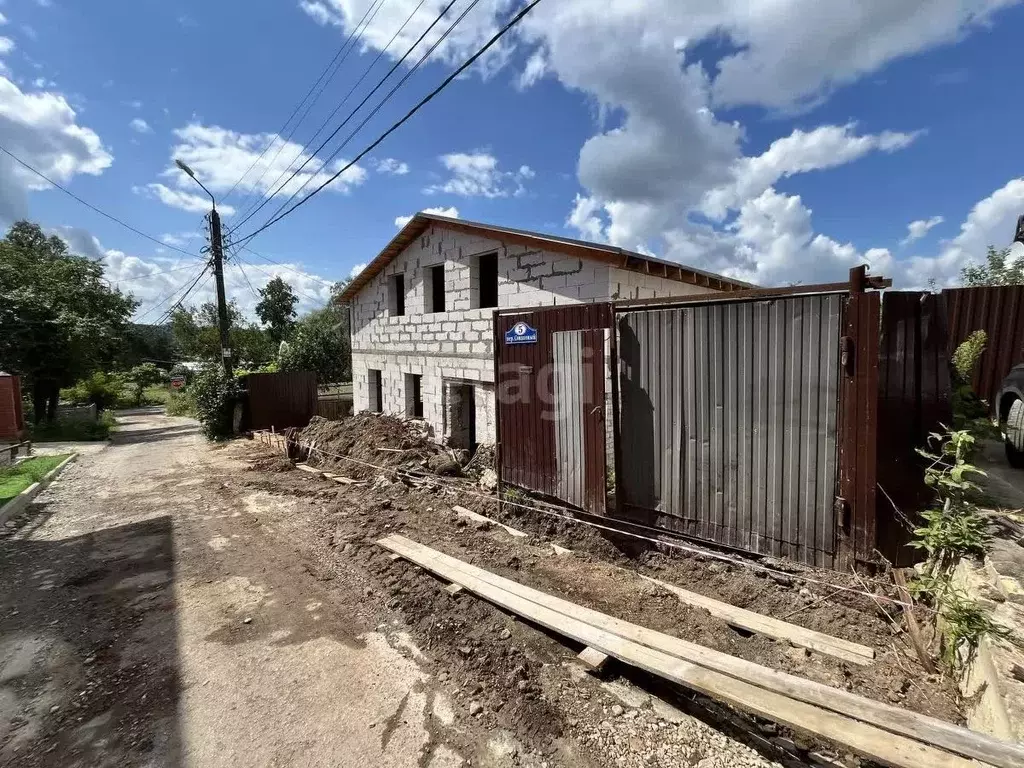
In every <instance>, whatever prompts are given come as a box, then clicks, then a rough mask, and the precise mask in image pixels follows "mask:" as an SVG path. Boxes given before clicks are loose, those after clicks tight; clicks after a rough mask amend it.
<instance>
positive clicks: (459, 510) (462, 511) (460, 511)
mask: <svg viewBox="0 0 1024 768" xmlns="http://www.w3.org/2000/svg"><path fill="white" fill-rule="evenodd" d="M452 512H455V513H456V514H457V515H459V516H460V517H465V518H468V519H470V520H474V521H476V522H478V523H490V524H491V525H496V526H498V527H499V528H504V529H505V531H506V532H507V533H508V534H509V535H510V536H514V537H515V538H517V539H524V538H526V537H527V536H529V535H530V534H528V533H524V532H523V531H520V530H518V529H516V528H513V527H512V526H510V525H505V524H504V523H499V522H498V521H497V520H492V519H491V518H489V517H486V516H484V515H481V514H480V513H479V512H474V511H473V510H471V509H466V508H465V507H460V506H459V505H458V504H456V505H454V506H453V507H452Z"/></svg>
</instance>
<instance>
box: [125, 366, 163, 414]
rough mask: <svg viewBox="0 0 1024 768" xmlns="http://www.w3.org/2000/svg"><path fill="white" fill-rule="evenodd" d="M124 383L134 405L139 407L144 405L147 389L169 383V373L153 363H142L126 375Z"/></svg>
mask: <svg viewBox="0 0 1024 768" xmlns="http://www.w3.org/2000/svg"><path fill="white" fill-rule="evenodd" d="M124 381H125V383H126V384H127V386H128V389H129V390H130V391H131V393H132V398H133V399H134V405H136V406H139V405H142V403H143V399H144V397H145V394H146V388H147V387H151V386H154V385H156V384H162V383H163V382H165V381H167V371H165V370H163V369H162V368H157V367H156V365H154V364H153V363H142V365H136V366H135V367H134V368H132V369H131V370H130V371H128V373H126V374H124Z"/></svg>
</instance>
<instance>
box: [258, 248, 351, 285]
mask: <svg viewBox="0 0 1024 768" xmlns="http://www.w3.org/2000/svg"><path fill="white" fill-rule="evenodd" d="M241 250H243V251H248V252H249V253H251V254H252V255H253V256H258V257H259V258H261V259H263V260H264V261H266V262H268V263H270V264H274V265H276V266H278V267H281V268H282V269H287V270H288V271H289V272H294V273H295V274H296V275H300V276H302V277H308V278H309V279H310V280H313V281H315V282H317V283H322V284H323V285H326V286H327V287H328V288H333V287H334V286H335V284H336V283H337V282H338V281H337V280H334V281H331V280H324V279H323V278H322V277H317V276H316V275H313V274H310V273H309V272H303V271H302V270H301V269H295V268H294V267H291V266H289V265H287V264H283V263H281V262H280V261H274V260H273V259H271V258H270V257H268V256H264V255H263V254H262V253H257V252H256V251H254V250H253V249H252V248H250V247H249V246H247V245H243V246H241Z"/></svg>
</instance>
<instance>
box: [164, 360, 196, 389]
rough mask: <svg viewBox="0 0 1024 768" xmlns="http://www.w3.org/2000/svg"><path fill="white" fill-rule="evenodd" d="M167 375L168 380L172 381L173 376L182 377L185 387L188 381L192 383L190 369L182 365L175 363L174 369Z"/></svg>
mask: <svg viewBox="0 0 1024 768" xmlns="http://www.w3.org/2000/svg"><path fill="white" fill-rule="evenodd" d="M167 375H168V377H169V378H172V379H173V378H174V377H175V376H184V377H185V385H186V386H187V385H188V383H189V382H190V381H192V369H191V368H188V367H187V366H184V365H182V364H181V363H175V364H174V367H173V368H171V370H170V373H168V374H167Z"/></svg>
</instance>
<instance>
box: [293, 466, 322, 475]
mask: <svg viewBox="0 0 1024 768" xmlns="http://www.w3.org/2000/svg"><path fill="white" fill-rule="evenodd" d="M295 468H296V469H301V470H302V471H303V472H309V474H311V475H316V476H317V477H323V476H324V473H323V470H321V469H317V468H316V467H311V466H309V464H296V465H295Z"/></svg>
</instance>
